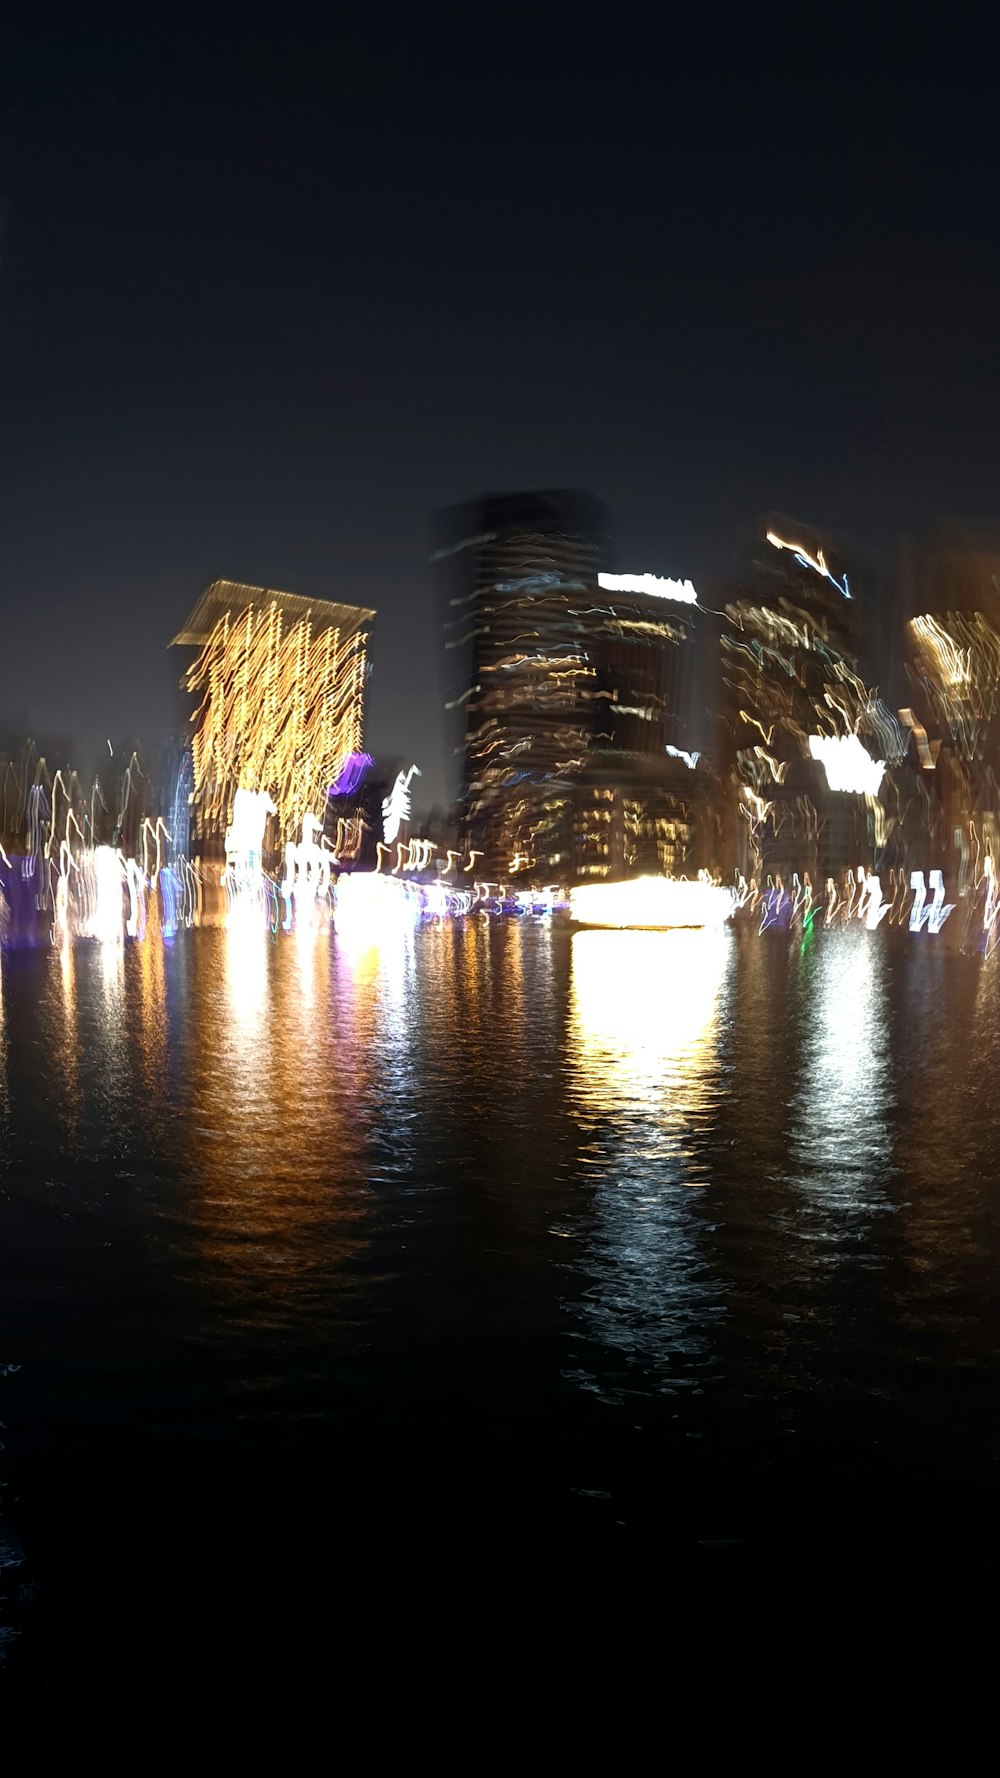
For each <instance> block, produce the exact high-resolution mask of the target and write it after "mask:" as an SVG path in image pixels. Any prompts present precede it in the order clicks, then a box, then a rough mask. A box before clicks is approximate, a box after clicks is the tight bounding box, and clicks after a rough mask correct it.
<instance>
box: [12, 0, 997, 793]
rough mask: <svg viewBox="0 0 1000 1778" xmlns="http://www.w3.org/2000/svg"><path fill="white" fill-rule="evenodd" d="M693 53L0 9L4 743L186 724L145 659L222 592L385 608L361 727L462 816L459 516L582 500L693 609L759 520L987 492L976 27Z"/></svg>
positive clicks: (410, 25)
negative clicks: (448, 665) (439, 606)
mask: <svg viewBox="0 0 1000 1778" xmlns="http://www.w3.org/2000/svg"><path fill="white" fill-rule="evenodd" d="M588 17H589V15H588ZM522 27H523V30H526V31H527V32H528V38H529V40H530V43H531V50H532V53H531V56H530V57H527V58H526V57H525V56H524V55H523V54H522V53H521V48H522V36H523V31H522ZM702 29H703V27H700V26H696V25H692V23H691V21H689V20H687V21H685V25H684V32H683V35H678V36H675V35H674V34H673V32H672V31H671V28H670V26H669V25H667V24H665V23H663V22H662V21H661V22H660V23H659V24H658V23H657V21H656V20H655V19H654V17H653V15H652V14H645V15H637V17H636V20H635V22H634V23H633V24H632V25H631V26H628V25H627V24H626V26H625V28H624V29H622V30H621V31H620V32H614V33H610V34H608V33H603V32H602V33H600V34H598V33H596V32H594V31H592V30H591V29H590V27H589V25H588V24H587V23H583V22H582V23H581V29H580V31H579V32H578V33H575V34H574V35H573V37H572V40H570V39H568V38H567V35H566V34H565V33H564V31H563V29H562V27H561V24H560V22H559V19H558V17H557V15H556V14H555V13H554V12H551V13H549V12H547V11H546V9H544V8H543V9H537V8H534V9H532V10H531V13H530V14H528V13H527V12H525V13H523V14H522V13H521V12H520V10H519V9H518V8H517V7H513V8H508V9H505V13H504V29H503V30H496V31H494V30H493V29H491V26H490V19H489V17H488V13H487V12H486V11H484V12H483V13H482V14H481V15H478V14H477V16H476V17H474V18H471V19H470V18H469V17H468V16H466V17H465V18H464V20H463V25H462V29H461V30H459V29H458V27H457V24H456V14H455V13H454V11H453V10H452V9H447V8H441V7H434V6H431V7H429V8H422V9H420V15H419V18H418V17H416V16H415V15H414V16H413V17H412V18H408V17H399V18H394V19H393V23H392V28H391V30H389V29H386V30H385V31H384V32H380V31H379V30H377V29H373V30H371V31H369V29H368V28H367V27H366V25H365V23H364V21H363V20H362V19H361V18H360V17H355V16H353V15H350V14H345V13H343V12H338V13H336V14H335V15H331V16H329V17H328V18H325V19H323V20H320V21H316V20H309V21H307V22H304V23H302V24H301V26H300V27H299V29H298V30H296V29H294V28H293V27H292V25H291V24H290V22H289V20H288V18H287V17H285V16H283V18H282V20H281V21H280V22H279V21H276V20H272V19H270V18H269V16H268V15H266V14H265V13H264V12H263V11H261V12H255V11H254V9H253V8H250V9H244V11H243V12H242V13H241V16H240V47H239V53H238V54H233V53H232V51H231V41H232V40H231V33H230V29H229V23H228V22H224V21H223V20H222V18H221V16H220V17H219V18H214V17H206V16H205V15H204V14H203V12H199V13H198V14H195V13H193V12H192V13H190V14H187V15H186V14H185V12H184V9H183V7H182V8H180V9H179V10H178V11H176V12H175V13H173V14H172V15H171V34H169V35H165V34H164V33H162V32H161V31H160V30H159V27H158V26H157V24H156V22H155V21H152V20H150V21H145V20H143V19H140V18H138V17H137V16H135V15H134V13H130V14H127V15H126V14H125V13H124V12H123V13H118V12H117V11H116V9H115V8H114V7H111V8H108V9H106V10H104V9H102V15H101V17H100V19H95V18H93V17H91V18H88V19H83V18H81V19H80V20H78V21H76V23H70V24H68V25H67V27H66V36H65V37H62V38H60V37H59V36H58V34H56V35H53V33H52V32H51V31H50V29H49V24H48V21H47V15H46V9H44V8H41V9H31V12H30V14H28V15H25V16H23V17H21V18H19V19H18V21H17V22H16V23H15V24H14V25H13V26H11V27H10V34H11V42H10V49H9V53H8V55H7V56H6V57H5V59H4V72H3V76H2V78H3V81H4V83H5V85H4V91H3V95H2V96H3V100H4V103H3V107H2V117H3V123H2V137H0V148H2V158H0V166H2V173H0V196H2V198H3V199H4V205H3V210H4V217H5V220H4V222H3V225H2V227H3V243H2V265H0V355H2V362H0V371H2V374H3V385H4V391H5V399H4V404H3V412H2V414H0V450H2V460H3V464H4V473H5V480H6V487H7V490H8V495H9V498H8V510H7V515H6V517H5V524H4V527H3V532H2V535H0V591H2V594H3V597H4V603H5V641H6V644H7V653H8V658H9V659H12V660H16V661H17V663H18V671H17V674H16V678H15V677H14V676H11V675H8V677H7V683H6V685H5V691H4V697H3V714H4V716H5V717H6V718H7V719H8V726H11V725H13V726H14V727H16V726H17V725H18V723H19V721H20V720H21V719H22V718H23V719H24V721H25V722H27V723H28V724H29V725H30V726H33V727H36V728H38V729H41V730H43V731H46V732H54V733H66V734H67V735H68V736H71V737H73V738H74V740H75V741H76V742H77V743H78V744H79V745H80V746H81V749H83V750H85V751H87V752H88V753H92V752H94V751H95V750H99V749H100V748H101V747H103V745H104V740H105V736H104V734H103V732H102V727H103V717H102V718H101V719H100V721H98V719H97V718H96V717H95V716H94V715H92V714H91V712H96V711H104V710H108V709H114V710H116V711H117V713H118V717H119V726H120V730H121V732H123V733H126V734H135V733H147V732H148V730H149V729H150V728H152V729H154V730H155V731H156V732H157V733H158V732H160V731H162V730H163V729H165V728H167V727H168V726H169V724H170V715H171V711H172V708H173V705H172V699H173V695H174V690H175V688H174V685H173V683H172V666H171V663H170V662H169V660H167V659H164V657H163V654H162V646H161V645H162V639H163V637H164V635H165V634H167V633H172V631H173V629H174V628H175V627H176V624H177V623H178V622H179V621H180V620H181V618H182V617H183V613H184V611H185V610H186V608H187V606H188V605H189V604H190V600H191V598H192V597H193V596H194V593H195V592H196V590H197V589H198V588H199V587H201V586H204V585H205V584H206V582H207V581H209V580H210V579H212V578H213V577H214V576H216V575H229V576H232V577H234V578H236V579H239V580H245V581H259V582H263V583H266V584H268V585H275V586H290V587H294V588H295V589H297V590H298V591H300V592H302V593H304V594H306V595H312V596H325V597H329V598H333V599H337V600H342V601H344V602H347V603H355V604H359V605H363V606H366V607H372V608H374V609H376V610H377V611H378V612H379V624H380V627H379V629H378V630H377V631H376V634H375V639H374V662H375V668H374V675H373V679H372V685H371V734H372V739H373V743H374V744H375V745H376V746H378V747H379V748H380V749H383V750H385V751H386V752H400V753H402V752H404V751H412V752H413V753H414V754H415V756H416V757H417V758H418V759H419V761H420V763H421V769H422V772H423V774H424V776H423V779H422V791H423V794H425V795H426V797H427V800H428V801H437V800H441V798H442V797H443V795H444V790H445V785H444V763H445V761H444V751H443V746H442V741H441V738H440V724H439V721H438V709H439V703H440V699H439V696H438V693H439V689H440V664H439V646H438V641H439V638H438V635H437V632H436V627H435V625H434V624H433V622H432V621H430V620H431V616H432V613H431V611H430V605H429V599H428V595H427V569H426V559H427V553H428V538H427V515H428V513H429V512H430V511H431V510H432V509H433V508H435V507H437V506H440V505H442V504H446V503H449V502H452V501H460V500H463V499H466V498H469V497H472V496H473V495H474V494H475V493H476V492H477V490H478V489H480V488H505V487H508V488H513V487H530V486H537V487H545V486H555V485H578V486H584V487H593V488H594V489H595V490H597V491H598V492H599V493H600V495H601V497H602V498H603V499H604V500H606V501H607V503H608V505H609V507H610V508H611V509H612V510H613V511H614V512H615V513H616V515H617V520H618V527H619V537H620V555H621V561H622V564H623V566H625V567H629V568H634V569H635V570H636V571H643V570H646V571H650V572H657V573H664V574H670V575H677V576H680V577H688V576H689V577H690V578H691V579H693V580H694V582H695V584H696V585H698V583H699V581H704V580H705V579H706V577H709V578H712V577H715V576H719V577H720V578H723V579H724V578H726V576H727V575H728V574H730V573H731V572H732V571H733V567H734V564H735V562H736V561H737V560H738V558H739V555H740V552H741V550H742V548H743V546H744V543H745V541H746V540H747V538H748V537H749V536H750V535H751V533H752V528H753V525H754V522H755V519H756V516H757V515H758V513H760V512H763V511H766V510H769V509H771V508H773V507H778V508H781V509H784V510H787V511H791V512H793V513H803V514H805V515H807V516H811V517H813V518H814V519H815V520H816V522H818V523H823V524H827V525H829V526H830V528H831V529H833V530H835V531H838V532H841V533H843V534H845V535H847V536H848V537H854V538H856V539H859V540H862V541H863V542H864V541H867V542H868V543H870V544H871V546H872V547H873V548H874V549H875V550H876V551H883V552H887V551H889V550H890V549H891V548H892V547H893V545H894V540H895V538H896V536H897V535H898V534H899V533H901V532H905V531H909V530H911V529H914V528H917V527H918V526H919V524H920V523H921V522H922V520H923V519H925V518H927V519H929V518H931V517H932V516H933V515H935V514H937V513H949V512H950V513H958V514H963V513H983V514H985V515H987V516H989V515H990V514H991V513H992V512H994V511H995V510H996V498H995V494H994V477H993V467H992V450H993V447H992V420H991V415H992V411H993V407H994V405H995V379H996V370H995V353H994V351H993V348H992V333H993V320H992V317H993V314H994V311H995V307H996V301H995V298H996V287H997V282H998V278H997V260H996V248H995V245H994V243H993V240H992V234H991V231H990V230H988V228H986V227H984V226H983V223H984V218H985V217H986V216H987V215H988V214H989V211H988V210H987V208H986V204H987V202H988V199H989V190H988V180H987V173H986V169H987V168H988V166H989V164H990V162H989V155H988V152H987V148H988V143H987V142H986V141H985V140H983V139H981V138H983V137H984V132H985V131H986V129H987V123H986V119H987V118H988V115H989V109H988V107H987V106H984V105H982V104H981V103H980V101H979V97H978V96H977V85H976V83H977V79H978V76H977V73H976V69H975V68H972V70H971V71H970V69H969V67H968V66H967V65H966V64H967V61H968V57H967V55H966V53H965V48H964V45H963V44H961V43H960V42H958V41H955V42H951V41H949V40H944V41H940V40H939V39H938V37H937V36H935V35H934V34H933V33H932V32H931V31H930V30H929V29H928V30H927V31H924V30H922V29H921V28H920V27H918V26H917V25H913V26H912V27H911V28H909V29H908V30H907V32H906V33H904V34H900V33H899V32H897V31H896V30H895V29H892V30H889V29H888V28H887V27H886V26H884V25H881V24H879V22H878V21H871V20H868V21H866V29H865V32H864V33H861V32H860V31H855V30H853V29H852V28H851V27H850V26H848V25H844V27H843V29H841V30H840V31H839V32H838V35H837V38H836V39H835V40H833V41H826V40H824V41H822V42H821V43H820V42H815V43H813V42H809V41H804V40H803V37H802V34H801V32H799V31H796V33H794V34H792V33H787V34H786V33H783V32H782V31H781V30H780V29H777V28H775V29H774V30H773V31H768V32H758V30H757V26H756V24H755V22H754V21H752V20H747V21H746V24H745V25H744V26H737V27H735V28H731V29H730V34H729V35H728V36H727V37H726V38H725V39H723V40H722V41H721V42H719V41H718V40H717V38H716V34H715V33H714V32H713V33H712V35H711V37H706V38H705V39H704V40H702V39H701V36H700V33H701V31H702ZM705 29H707V26H706V27H705ZM886 56H889V57H890V58H891V61H892V64H893V68H894V80H893V81H892V83H885V82H883V81H881V80H880V79H876V78H875V71H877V70H878V69H880V68H881V67H882V66H883V63H884V61H885V58H886ZM807 70H808V78H807V77H806V71H807ZM847 118H849V119H850V128H847V127H846V124H845V122H844V120H845V119H847ZM526 120H530V123H531V127H530V128H529V127H527V126H526ZM251 124H252V126H253V127H246V126H248V125H251ZM235 140H238V141H239V143H240V151H239V153H238V154H235V153H234V152H233V148H232V143H233V142H234V141H235ZM41 612H44V613H45V614H46V619H47V629H46V634H45V639H44V645H43V643H42V641H41V640H40V636H39V624H38V619H39V614H40V613H41ZM390 637H391V639H392V642H391V647H390Z"/></svg>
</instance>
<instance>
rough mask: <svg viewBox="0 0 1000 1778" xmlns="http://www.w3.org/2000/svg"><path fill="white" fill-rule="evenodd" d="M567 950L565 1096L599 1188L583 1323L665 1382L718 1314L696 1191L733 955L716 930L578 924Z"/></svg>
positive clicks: (592, 1382)
mask: <svg viewBox="0 0 1000 1778" xmlns="http://www.w3.org/2000/svg"><path fill="white" fill-rule="evenodd" d="M572 953H573V962H572V989H571V998H570V1037H569V1047H568V1056H567V1060H568V1065H569V1076H570V1092H569V1103H570V1105H571V1107H572V1109H573V1111H574V1113H575V1115H576V1117H577V1118H578V1120H579V1124H580V1130H581V1135H582V1143H581V1151H580V1158H581V1163H582V1165H583V1166H584V1167H586V1169H587V1175H586V1177H587V1180H588V1183H589V1184H590V1185H591V1186H592V1188H593V1201H592V1219H593V1220H592V1227H591V1232H590V1235H589V1239H588V1242H587V1258H588V1268H589V1269H590V1270H591V1271H592V1273H593V1279H594V1281H593V1283H592V1284H591V1286H590V1288H589V1290H588V1292H587V1295H586V1297H585V1299H584V1311H583V1312H584V1318H585V1321H586V1322H587V1324H588V1328H589V1332H590V1334H591V1337H592V1338H594V1339H596V1340H598V1341H599V1342H601V1343H603V1344H604V1345H606V1346H608V1347H611V1348H618V1349H620V1350H621V1351H622V1352H624V1353H625V1354H626V1357H627V1360H628V1362H630V1363H631V1362H633V1361H638V1362H641V1363H642V1364H644V1365H647V1366H649V1365H651V1366H654V1367H657V1368H658V1371H659V1377H660V1382H661V1384H662V1386H663V1387H667V1386H668V1382H669V1381H670V1380H679V1378H678V1376H677V1372H678V1367H679V1370H680V1375H681V1377H683V1378H687V1379H689V1377H690V1365H691V1361H692V1360H693V1359H694V1358H696V1357H698V1356H700V1355H702V1354H704V1353H705V1352H706V1351H707V1350H708V1345H709V1333H710V1328H711V1324H712V1322H713V1320H714V1319H715V1318H716V1317H717V1316H718V1315H719V1314H720V1313H721V1311H722V1300H721V1299H722V1289H721V1285H720V1284H719V1282H718V1280H717V1279H716V1278H714V1277H713V1276H712V1275H711V1271H710V1268H709V1264H708V1261H707V1257H706V1253H705V1248H704V1243H703V1241H702V1239H701V1220H700V1215H699V1212H698V1209H697V1208H696V1207H695V1205H694V1204H693V1202H692V1199H691V1195H690V1193H691V1188H694V1187H702V1186H704V1185H706V1184H707V1183H708V1179H709V1172H708V1166H707V1162H706V1160H705V1158H704V1157H703V1155H702V1153H701V1149H700V1137H701V1135H702V1133H703V1131H704V1130H705V1128H706V1126H707V1125H708V1123H709V1120H710V1118H711V1115H712V1110H713V1105H714V1101H715V1097H716V1094H717V1091H718V1084H717V1082H718V1075H717V1049H718V1038H719V1031H718V1024H719V1002H720V993H721V989H722V985H723V982H724V979H725V976H726V972H727V968H728V967H729V966H730V964H731V961H732V951H731V947H730V943H729V939H728V935H726V934H725V933H721V932H711V931H706V932H671V933H664V932H577V933H576V934H575V935H574V937H573V940H572ZM580 1380H581V1381H586V1382H587V1383H588V1385H589V1386H593V1387H597V1386H598V1384H597V1381H596V1379H593V1378H587V1377H586V1376H585V1373H582V1372H581V1373H580Z"/></svg>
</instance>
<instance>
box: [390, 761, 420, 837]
mask: <svg viewBox="0 0 1000 1778" xmlns="http://www.w3.org/2000/svg"><path fill="white" fill-rule="evenodd" d="M413 777H417V778H419V777H420V767H419V766H411V767H410V769H409V771H408V772H397V774H396V782H395V784H394V785H393V787H392V790H391V791H390V793H389V795H388V796H387V797H384V798H383V801H382V838H383V840H384V841H385V843H386V845H387V846H392V845H394V844H395V842H396V839H397V838H398V835H399V830H400V827H401V826H402V824H403V822H404V821H409V819H410V800H411V799H410V779H411V778H413Z"/></svg>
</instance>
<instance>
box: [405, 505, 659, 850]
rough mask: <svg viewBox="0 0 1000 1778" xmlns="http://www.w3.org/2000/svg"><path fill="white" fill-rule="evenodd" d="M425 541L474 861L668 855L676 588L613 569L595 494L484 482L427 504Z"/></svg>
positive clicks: (607, 525)
mask: <svg viewBox="0 0 1000 1778" xmlns="http://www.w3.org/2000/svg"><path fill="white" fill-rule="evenodd" d="M433 541H434V547H433V554H432V566H433V571H434V575H435V580H436V583H437V589H438V597H439V600H440V603H441V607H442V611H443V616H444V622H445V642H446V648H447V652H448V657H449V675H448V677H449V680H450V694H449V699H448V708H449V714H450V717H451V720H452V733H453V744H454V747H455V752H456V753H457V754H459V756H460V759H461V786H460V808H461V815H462V825H463V831H464V837H465V839H466V842H467V844H468V845H470V846H471V847H474V848H475V849H476V850H477V851H479V852H480V853H481V854H482V857H483V861H484V862H483V869H484V871H485V872H486V873H488V874H490V875H492V876H494V877H497V878H507V877H517V876H525V877H532V878H536V879H537V878H539V877H541V878H543V879H545V880H562V881H566V880H578V879H580V878H587V877H594V876H607V875H618V874H622V873H623V872H627V871H628V870H629V869H631V868H638V867H639V866H640V864H642V863H643V862H646V863H650V862H651V863H653V864H654V865H658V866H661V867H663V868H668V867H669V866H670V864H672V863H677V862H678V859H677V858H675V857H674V856H673V852H671V855H670V856H669V857H668V856H667V854H666V852H665V851H664V846H665V845H667V843H668V840H669V845H670V846H671V847H673V848H674V850H676V845H675V842H677V841H678V836H679V835H680V832H681V829H682V828H683V827H684V824H685V821H686V819H687V815H686V806H685V803H686V799H688V800H689V799H690V795H691V785H690V783H689V782H687V780H686V775H685V768H684V767H683V765H681V766H679V767H678V766H677V765H676V762H675V761H671V760H670V759H669V758H668V756H667V754H666V747H667V745H668V743H674V744H676V743H677V742H678V741H680V739H681V735H680V729H679V712H680V708H681V703H682V691H683V687H682V684H681V680H682V676H683V657H684V655H685V653H686V651H687V649H688V647H689V625H688V622H687V620H686V618H685V614H684V606H683V604H682V603H679V602H678V603H675V602H672V601H671V600H670V599H669V598H667V597H664V596H662V594H661V595H659V596H657V594H656V593H655V592H654V591H652V590H649V589H647V588H645V587H643V586H642V585H641V584H640V580H641V577H638V578H637V577H622V576H613V575H612V574H611V572H610V570H611V566H612V557H613V543H612V526H611V521H610V518H609V515H608V514H607V512H606V511H605V510H604V508H603V507H602V506H601V505H600V503H599V502H598V501H597V500H595V499H594V498H593V496H591V495H589V494H585V493H580V492H575V491H572V490H566V489H558V490H551V491H546V492H542V493H523V494H499V495H489V496H486V497H484V498H483V499H481V500H478V501H473V502H470V503H468V504H466V505H463V506H459V507H453V508H450V509H448V510H447V511H444V512H441V513H439V514H437V515H436V519H435V523H434V540H433ZM602 582H604V583H605V584H603V585H602ZM659 584H660V585H662V586H664V587H665V586H667V585H668V583H666V582H663V583H659ZM670 584H672V583H670ZM652 585H653V583H652V582H651V583H650V586H651V587H652ZM691 596H692V597H693V590H692V594H691ZM456 718H457V719H458V720H456ZM678 781H683V782H682V791H683V794H682V795H681V796H680V799H679V800H678V798H677V797H675V796H674V794H673V787H674V786H675V783H676V782H678ZM658 840H659V841H661V842H662V844H659V845H658V844H657V841H658ZM641 855H642V856H641Z"/></svg>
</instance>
